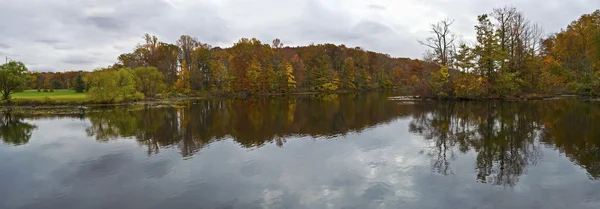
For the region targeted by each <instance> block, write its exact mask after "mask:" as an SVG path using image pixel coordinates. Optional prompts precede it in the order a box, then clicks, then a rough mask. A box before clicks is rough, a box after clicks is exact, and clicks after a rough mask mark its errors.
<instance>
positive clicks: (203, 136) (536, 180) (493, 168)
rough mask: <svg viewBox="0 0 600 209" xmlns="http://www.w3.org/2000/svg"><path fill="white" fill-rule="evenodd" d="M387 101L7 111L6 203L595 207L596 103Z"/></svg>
mask: <svg viewBox="0 0 600 209" xmlns="http://www.w3.org/2000/svg"><path fill="white" fill-rule="evenodd" d="M387 96H388V95H385V94H378V93H375V94H358V95H354V94H346V95H329V96H297V97H285V98H261V99H254V100H227V99H224V100H203V101H194V102H191V103H185V104H181V105H180V106H177V107H164V108H155V107H152V108H150V107H143V106H142V107H135V108H132V107H127V108H125V107H119V108H115V109H111V110H107V111H88V112H87V113H86V114H85V115H84V116H83V120H82V119H80V118H79V117H80V116H79V115H72V116H71V115H66V116H65V117H63V118H44V119H43V120H39V118H28V119H23V118H22V117H15V116H11V115H8V116H7V115H4V116H3V117H5V118H3V119H2V124H5V125H3V126H2V127H13V128H14V127H34V129H35V130H33V129H28V128H21V129H20V130H22V133H25V134H21V135H25V136H29V137H31V140H29V137H27V139H28V140H18V139H19V137H12V136H5V135H8V133H15V132H7V131H2V134H3V135H2V137H3V138H2V140H3V141H4V142H5V143H10V144H21V145H22V146H18V147H16V146H0V185H2V186H0V208H9V209H10V208H36V209H39V208H52V209H54V208H61V209H64V208H447V207H450V206H451V207H452V208H492V207H493V208H566V207H571V208H598V207H597V206H598V203H599V202H600V199H599V198H598V196H597V194H598V192H600V182H598V181H594V180H595V179H598V176H599V174H598V170H599V169H598V161H600V158H599V156H600V154H599V153H600V152H599V150H600V149H598V144H599V143H598V140H599V136H600V135H599V134H600V133H598V131H597V130H595V127H596V124H597V123H599V122H600V117H599V116H600V107H599V106H598V105H597V104H594V103H582V102H578V101H571V100H559V101H539V102H522V103H520V102H416V103H402V102H399V101H389V100H387V98H386V97H387ZM6 118H8V119H10V120H8V119H6ZM16 118H18V119H16ZM5 121H6V122H5ZM8 121H12V122H8ZM15 121H19V123H15ZM7 124H13V125H7ZM14 124H29V126H24V125H14ZM33 125H36V126H38V128H35V126H33ZM2 130H5V129H4V128H3V129H2ZM57 130H60V131H57ZM17 135H19V134H17ZM14 139H17V140H14ZM10 141H18V143H16V142H10ZM26 143H27V144H26ZM571 161H572V162H575V163H572V162H571ZM586 175H587V176H586ZM588 176H589V178H588Z"/></svg>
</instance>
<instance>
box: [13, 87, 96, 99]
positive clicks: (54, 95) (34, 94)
mask: <svg viewBox="0 0 600 209" xmlns="http://www.w3.org/2000/svg"><path fill="white" fill-rule="evenodd" d="M11 98H12V99H13V100H15V101H39V102H44V101H48V100H51V101H54V102H86V101H88V96H87V93H77V92H75V90H54V92H43V91H42V92H38V91H37V90H27V91H24V92H18V93H14V94H12V95H11Z"/></svg>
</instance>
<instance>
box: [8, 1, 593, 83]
mask: <svg viewBox="0 0 600 209" xmlns="http://www.w3.org/2000/svg"><path fill="white" fill-rule="evenodd" d="M0 4H1V6H0V57H9V58H10V59H14V60H19V61H22V62H24V63H25V64H26V65H27V66H28V67H29V68H30V69H31V70H36V71H64V70H73V69H77V70H92V69H94V68H98V67H104V66H108V65H110V64H112V63H114V62H115V61H116V58H117V56H118V55H119V54H121V53H125V52H130V51H132V49H133V48H134V47H135V45H136V44H137V43H140V42H141V41H142V38H141V37H142V36H143V34H144V33H150V34H154V35H156V36H158V38H159V40H162V41H166V42H171V43H174V42H175V40H177V38H178V37H179V36H180V35H182V34H189V35H192V36H194V37H197V38H198V40H200V41H201V42H203V43H208V44H211V45H213V46H221V47H227V46H231V45H232V43H233V42H235V41H236V40H238V39H239V38H242V37H256V38H259V39H260V40H262V41H263V42H270V40H272V39H274V38H279V39H281V40H282V42H283V43H284V44H285V45H288V46H294V45H307V44H310V43H325V42H328V43H335V44H345V45H347V46H360V47H363V48H365V49H368V50H372V51H377V52H383V53H387V54H390V55H392V56H394V57H410V58H420V57H422V54H423V51H424V48H423V47H422V46H419V45H418V43H417V40H418V39H420V38H422V37H424V36H426V35H427V34H428V26H429V24H430V23H433V22H436V21H438V20H440V19H443V18H445V17H450V18H453V19H455V20H456V22H455V24H454V28H453V29H454V31H455V32H456V33H457V34H460V35H462V36H463V37H464V39H466V40H470V39H471V38H472V37H473V26H474V24H475V21H476V16H477V15H479V14H482V13H489V12H491V11H492V8H494V7H498V6H504V5H513V6H516V7H517V8H518V9H519V10H521V11H523V12H524V13H525V15H526V16H527V17H528V18H529V19H531V20H532V21H533V22H537V23H539V24H541V25H542V26H543V27H544V29H545V31H546V32H547V33H550V32H555V31H558V30H560V28H563V27H565V26H566V25H567V24H569V23H570V22H571V21H573V20H575V19H577V18H578V17H579V16H581V15H582V14H584V13H591V12H593V11H594V10H595V9H597V8H600V1H598V0H505V1H502V3H500V1H496V0H0Z"/></svg>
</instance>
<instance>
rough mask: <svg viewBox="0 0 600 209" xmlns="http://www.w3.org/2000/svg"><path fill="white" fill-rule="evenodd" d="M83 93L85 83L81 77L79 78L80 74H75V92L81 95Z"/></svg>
mask: <svg viewBox="0 0 600 209" xmlns="http://www.w3.org/2000/svg"><path fill="white" fill-rule="evenodd" d="M83 91H85V82H84V81H83V76H81V72H79V73H77V78H76V79H75V92H77V93H82V92H83Z"/></svg>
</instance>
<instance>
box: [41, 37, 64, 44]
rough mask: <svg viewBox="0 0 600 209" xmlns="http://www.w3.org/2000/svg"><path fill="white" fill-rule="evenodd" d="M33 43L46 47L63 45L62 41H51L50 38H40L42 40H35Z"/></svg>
mask: <svg viewBox="0 0 600 209" xmlns="http://www.w3.org/2000/svg"><path fill="white" fill-rule="evenodd" d="M35 41H36V42H39V43H43V44H48V45H55V44H59V43H63V41H61V40H58V39H52V38H42V39H37V40H35Z"/></svg>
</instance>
